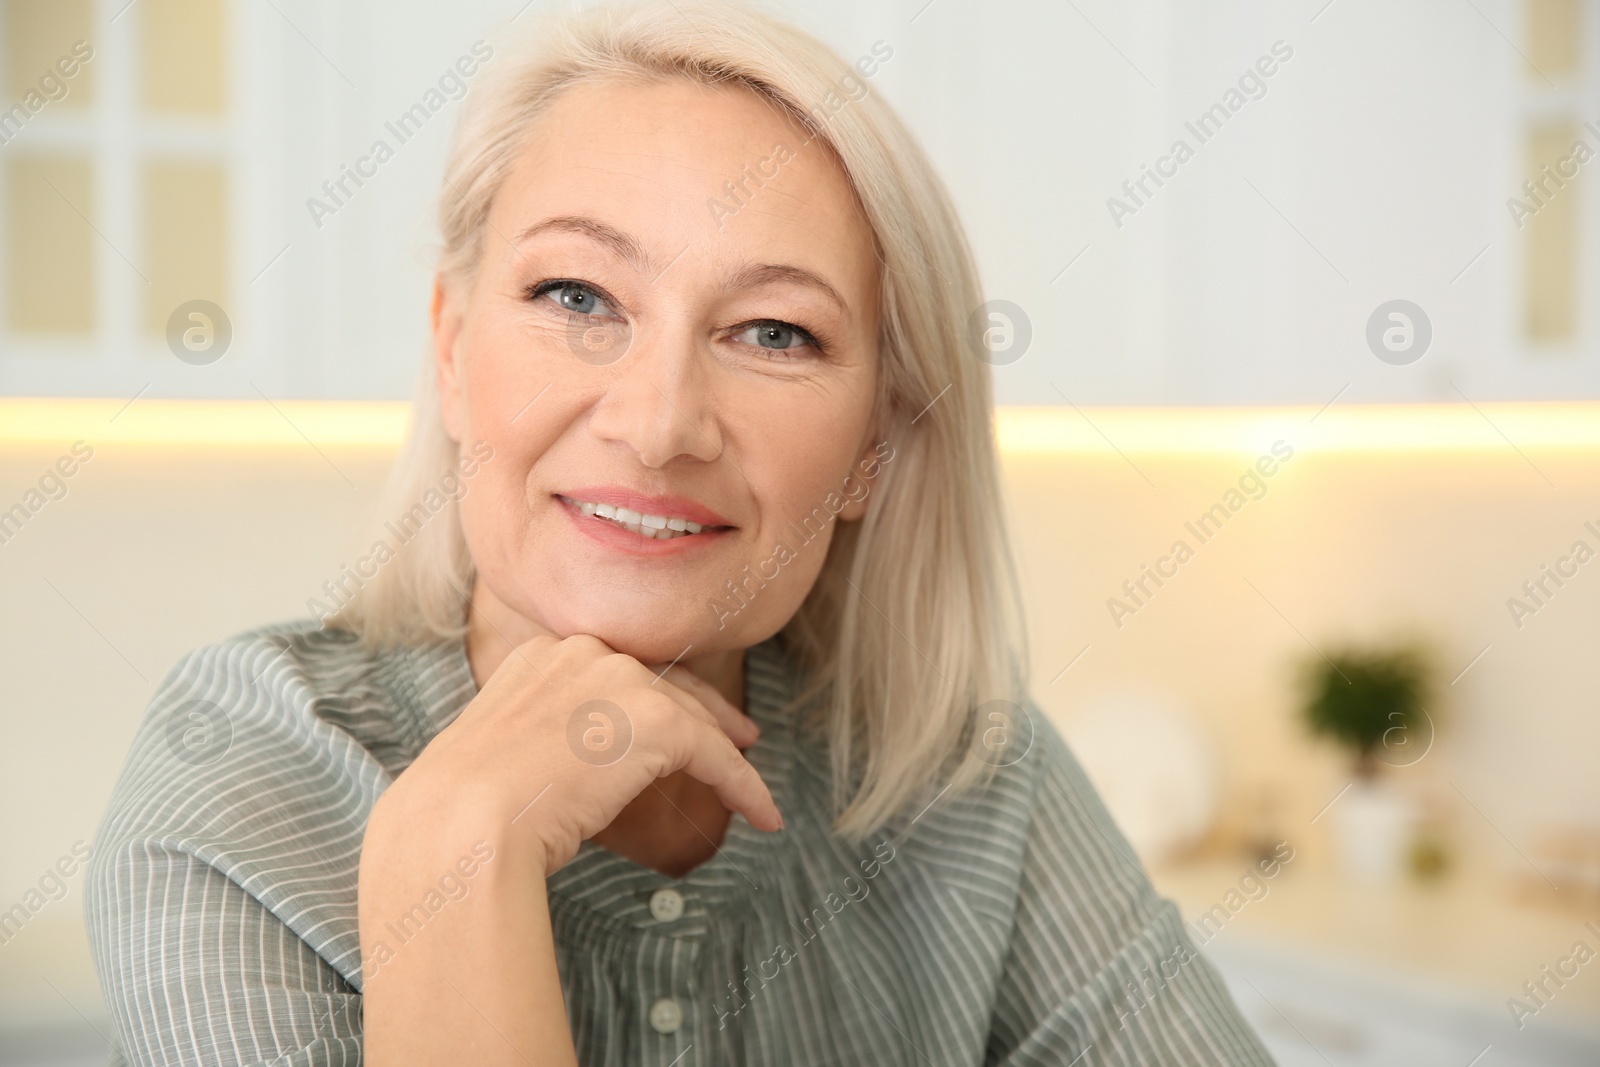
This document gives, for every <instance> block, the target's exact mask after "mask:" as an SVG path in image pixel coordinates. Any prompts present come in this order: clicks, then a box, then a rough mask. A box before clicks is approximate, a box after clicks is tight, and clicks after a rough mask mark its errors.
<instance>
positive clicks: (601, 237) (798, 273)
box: [517, 215, 850, 315]
mask: <svg viewBox="0 0 1600 1067" xmlns="http://www.w3.org/2000/svg"><path fill="white" fill-rule="evenodd" d="M551 232H553V233H570V234H574V235H576V236H579V237H587V238H589V239H590V240H592V241H595V242H597V243H599V244H602V245H604V246H606V247H607V248H609V249H610V250H611V251H612V252H614V253H615V254H616V255H617V256H619V257H621V258H622V259H623V260H625V261H626V262H627V263H628V264H629V265H630V266H632V267H633V268H634V269H635V270H636V271H638V272H639V273H640V274H644V275H647V276H649V277H652V278H654V277H657V276H658V274H657V272H656V270H655V269H654V266H653V264H652V263H651V261H650V255H649V253H647V252H646V251H645V250H644V246H643V245H641V244H640V243H639V242H638V240H637V239H635V238H634V237H632V236H630V235H629V234H626V233H623V232H622V231H621V230H619V229H617V228H616V227H615V226H610V225H608V224H606V223H604V222H601V221H599V220H598V219H590V218H585V217H583V216H581V215H556V216H553V217H551V218H548V219H545V220H543V221H541V222H536V223H534V224H533V225H532V226H529V227H528V228H527V229H525V230H523V231H522V232H521V233H519V234H518V235H517V243H518V244H521V243H523V242H524V241H527V240H530V239H532V238H534V237H536V236H538V235H539V234H542V233H551ZM680 255H681V253H680ZM671 265H672V264H670V263H669V264H668V266H669V267H670V266H671ZM773 284H787V285H799V286H804V287H805V288H808V289H814V290H816V291H817V292H818V293H820V294H821V295H822V296H823V297H824V298H826V299H827V300H829V301H830V302H832V303H833V304H834V305H835V306H836V307H837V308H838V310H839V311H840V312H841V313H842V314H845V315H848V314H849V313H850V305H849V303H848V302H847V301H846V300H845V299H844V297H842V296H840V295H839V291H838V290H837V289H835V288H834V287H833V286H832V285H830V284H829V283H828V281H827V279H826V278H823V277H822V276H821V275H820V274H817V273H816V272H814V271H810V270H807V269H806V268H804V267H796V266H793V265H791V264H786V263H749V264H746V265H745V266H743V267H740V268H739V269H737V270H735V271H734V272H733V273H731V274H729V275H728V276H727V278H725V279H724V280H723V283H722V288H721V291H722V292H724V293H730V292H734V291H736V290H739V289H754V288H756V287H757V286H761V285H773Z"/></svg>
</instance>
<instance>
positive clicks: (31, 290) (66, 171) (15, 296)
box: [5, 156, 98, 335]
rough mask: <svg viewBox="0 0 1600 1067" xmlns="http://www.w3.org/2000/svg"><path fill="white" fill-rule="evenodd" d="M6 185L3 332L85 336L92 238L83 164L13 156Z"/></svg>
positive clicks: (90, 321)
mask: <svg viewBox="0 0 1600 1067" xmlns="http://www.w3.org/2000/svg"><path fill="white" fill-rule="evenodd" d="M5 185H6V204H5V211H6V222H5V225H6V230H5V232H6V242H5V245H6V325H7V326H9V327H10V328H11V329H12V330H14V331H16V332H18V333H65V334H77V335H84V334H89V333H92V332H93V330H94V318H95V299H94V242H95V241H97V240H98V238H97V237H96V236H95V234H94V231H93V230H92V229H91V228H90V226H89V219H91V218H93V217H94V192H93V187H94V182H93V175H92V172H91V169H90V166H89V161H88V160H87V159H84V158H82V157H81V156H14V157H11V158H8V159H7V160H6V171H5ZM80 212H81V214H80Z"/></svg>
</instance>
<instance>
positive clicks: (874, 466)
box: [839, 430, 894, 522]
mask: <svg viewBox="0 0 1600 1067" xmlns="http://www.w3.org/2000/svg"><path fill="white" fill-rule="evenodd" d="M886 448H887V445H886V443H884V442H880V441H879V440H878V435H877V431H876V430H873V432H872V433H869V434H867V438H866V444H864V445H863V446H862V448H861V455H859V456H857V457H856V462H855V464H854V465H853V466H851V468H850V473H849V474H847V475H846V476H845V477H844V478H843V479H842V481H841V482H840V485H839V494H840V495H841V496H843V497H844V499H845V505H844V509H843V510H841V511H840V512H839V521H840V522H860V521H861V520H862V519H863V518H865V517H866V514H867V500H868V499H869V498H870V497H871V495H872V491H873V488H874V487H875V486H876V485H877V482H878V476H879V475H880V474H882V473H883V463H884V462H885V459H884V457H885V455H887V456H888V457H889V458H890V459H892V458H894V452H893V451H892V450H889V451H886Z"/></svg>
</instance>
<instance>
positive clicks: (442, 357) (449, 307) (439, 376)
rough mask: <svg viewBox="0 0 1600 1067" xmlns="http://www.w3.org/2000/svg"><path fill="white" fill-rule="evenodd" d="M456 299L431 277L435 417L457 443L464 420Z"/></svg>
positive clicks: (441, 280)
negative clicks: (457, 354) (457, 346)
mask: <svg viewBox="0 0 1600 1067" xmlns="http://www.w3.org/2000/svg"><path fill="white" fill-rule="evenodd" d="M461 318H462V313H461V306H460V299H459V298H458V297H457V296H456V295H455V291H454V289H452V288H451V287H450V286H448V285H446V284H445V281H444V277H443V276H442V275H439V274H435V275H434V276H433V303H432V306H431V307H430V309H429V319H430V322H431V324H432V327H433V370H434V375H435V381H436V383H437V385H438V389H439V417H440V419H441V421H442V422H443V423H444V429H445V433H447V434H449V435H450V439H451V440H452V441H454V442H456V443H457V444H460V443H461V426H462V424H463V423H464V422H465V421H466V412H465V402H464V400H463V399H462V395H461V387H462V386H461V365H460V361H459V360H457V358H456V342H457V341H458V339H459V338H460V335H461Z"/></svg>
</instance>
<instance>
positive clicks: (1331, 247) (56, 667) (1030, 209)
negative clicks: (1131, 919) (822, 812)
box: [0, 0, 1600, 1067]
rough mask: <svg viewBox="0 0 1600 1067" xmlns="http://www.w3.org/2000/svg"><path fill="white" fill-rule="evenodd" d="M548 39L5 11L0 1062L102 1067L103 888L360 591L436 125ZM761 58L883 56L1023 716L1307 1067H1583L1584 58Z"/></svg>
mask: <svg viewBox="0 0 1600 1067" xmlns="http://www.w3.org/2000/svg"><path fill="white" fill-rule="evenodd" d="M554 2H555V0H539V2H537V3H534V4H531V5H527V6H524V5H523V4H522V3H521V0H513V2H507V3H492V2H488V0H469V2H458V3H452V4H449V5H443V4H428V3H423V2H421V0H391V2H388V3H381V4H380V3H377V2H375V0H341V2H340V3H337V4H327V3H316V2H313V0H0V88H3V92H0V109H6V108H9V110H0V248H3V254H0V603H4V604H6V605H9V608H10V609H9V610H7V611H5V612H3V613H0V679H3V682H4V684H3V686H0V723H3V725H4V734H3V735H0V738H3V740H0V811H3V813H4V815H3V824H4V827H5V830H4V834H5V836H4V847H3V848H0V1064H13V1063H14V1064H23V1063H26V1064H69V1063H72V1064H76V1063H98V1062H104V1060H105V1057H106V1053H107V1037H108V1035H109V1034H110V1030H109V1025H108V1021H107V1018H106V1016H105V1012H104V1006H103V1004H102V1002H101V999H100V993H99V989H98V985H97V983H96V980H95V977H94V974H93V970H92V967H91V966H90V963H89V957H88V951H87V945H86V942H85V938H84V933H83V926H82V920H81V899H82V898H81V878H82V875H81V863H80V862H79V860H78V857H79V856H80V855H81V853H82V851H83V850H85V849H87V848H88V847H91V846H92V841H93V837H94V832H95V829H96V827H97V825H98V821H99V818H100V814H101V812H102V810H103V808H104V804H105V801H106V798H107V796H108V794H109V791H110V788H111V784H112V781H113V779H114V776H115V775H116V773H117V771H118V769H119V768H120V766H121V763H122V759H123V757H124V754H125V752H126V748H127V744H128V742H129V740H130V738H131V736H132V733H133V730H134V727H135V725H136V724H137V722H138V720H139V717H140V715H141V713H142V712H143V709H144V706H145V704H146V702H147V701H148V699H149V697H150V695H151V693H152V691H153V689H154V687H155V685H156V684H157V683H158V682H159V681H160V679H161V677H162V676H163V675H164V673H165V672H166V671H167V669H169V668H170V667H171V666H172V664H173V663H175V662H176V660H177V659H178V658H179V657H180V656H181V655H182V654H184V653H185V652H187V651H188V650H190V649H192V648H194V647H196V646H198V645H201V644H205V643H209V642H211V641H215V640H217V639H219V638H221V637H223V636H226V635H228V634H232V633H235V632H238V631H240V630H243V629H246V628H250V627H253V626H256V625H259V624H261V623H264V622H268V621H277V620H282V619H289V618H294V617H298V616H303V615H305V614H307V613H308V611H307V607H306V604H307V600H308V599H309V598H311V597H313V596H318V595H320V593H321V587H322V583H323V582H324V581H326V580H329V579H333V578H336V577H338V575H339V573H340V569H341V567H342V566H343V565H345V564H346V563H349V562H351V561H352V560H354V559H355V558H356V557H357V556H358V555H360V553H361V552H362V551H363V550H364V548H365V547H366V545H367V543H368V541H369V538H367V537H366V528H367V526H366V524H367V523H368V522H369V521H370V520H371V519H372V518H373V517H374V516H375V515H376V510H375V509H376V508H377V506H378V494H379V490H380V488H381V486H382V483H383V479H384V477H385V474H386V472H387V469H388V466H389V464H390V462H391V460H392V458H393V454H394V449H395V446H396V445H397V443H398V441H399V439H400V436H401V434H402V433H403V430H404V423H405V418H406V411H405V404H404V401H405V398H406V397H407V396H409V394H410V389H411V385H412V382H413V381H414V379H415V375H416V373H417V371H418V369H419V368H420V366H421V365H422V360H423V356H424V341H425V332H426V307H427V303H426V298H427V287H428V284H429V278H430V262H431V258H430V257H431V254H432V248H433V245H434V240H435V238H434V235H433V231H432V205H433V198H434V196H435V194H436V191H437V187H438V184H439V175H440V170H441V166H442V160H443V157H444V153H445V150H446V147H447V143H448V138H449V135H450V132H451V129H452V126H453V122H454V117H455V112H456V108H457V106H458V101H459V97H460V96H461V94H462V93H464V92H467V91H470V87H471V84H472V76H463V75H459V74H457V75H456V76H453V77H452V76H451V74H450V72H452V71H459V70H461V69H463V68H461V67H457V63H458V61H460V60H461V59H462V57H472V58H473V59H474V60H475V62H473V63H468V64H466V66H471V67H478V68H481V66H483V65H487V64H492V63H493V62H494V58H493V55H492V50H493V48H494V42H495V41H497V40H502V39H503V36H502V35H504V34H507V33H511V34H515V33H516V32H517V31H518V30H519V29H521V28H523V27H525V26H526V25H528V24H529V23H531V22H532V21H533V19H534V18H535V17H536V16H537V14H538V12H539V11H540V10H542V9H544V8H547V7H549V6H550V5H551V4H552V3H554ZM768 6H769V7H770V9H772V10H774V11H776V12H779V13H781V14H783V15H784V16H786V17H788V18H790V19H792V20H794V21H796V22H797V23H799V24H801V25H802V26H804V27H806V28H807V29H809V30H811V31H813V32H815V33H817V34H818V35H820V36H821V37H823V38H824V39H825V40H827V41H829V42H830V43H831V44H832V45H833V46H834V47H835V48H836V49H837V50H838V51H839V52H840V53H841V54H842V55H844V56H846V57H848V58H851V59H854V58H855V57H857V56H863V55H868V54H875V55H880V56H881V55H882V54H883V53H884V52H885V51H887V52H888V53H889V58H887V59H883V60H882V61H881V62H879V63H877V64H876V65H875V68H874V70H873V73H872V74H871V76H870V77H866V76H863V78H862V79H860V81H859V82H858V83H857V84H856V85H855V86H847V87H845V88H846V89H847V90H848V91H849V92H855V93H860V92H877V93H882V94H884V95H885V97H886V98H887V99H888V100H889V101H890V102H891V103H892V104H893V105H894V106H896V107H897V108H898V109H899V110H900V111H901V113H902V114H903V115H905V117H906V118H907V120H908V121H909V122H910V123H911V124H912V126H913V127H914V128H915V129H916V131H917V132H918V134H919V136H920V137H921V138H922V140H923V142H924V144H925V145H926V146H927V149H928V151H929V152H930V154H931V155H932V156H933V158H934V160H935V162H936V165H937V166H938V167H939V169H940V171H941V173H942V174H943V175H944V176H945V178H946V180H947V182H948V184H949V185H950V187H951V189H952V192H953V194H954V196H955V199H956V201H957V203H958V205H959V207H960V210H961V211H962V214H963V217H964V218H965V219H966V221H967V224H968V227H969V231H970V234H971V236H972V240H973V244H974V246H975V248H976V250H977V253H978V255H979V259H980V265H981V267H982V269H983V273H984V278H985V282H986V288H987V290H988V293H989V295H990V296H991V297H992V302H991V304H990V305H988V306H986V307H985V308H983V309H975V314H977V315H979V317H980V319H979V321H981V322H982V323H983V325H984V326H985V328H986V329H987V330H988V334H987V336H988V338H989V350H988V353H987V358H988V360H989V362H990V363H991V364H992V365H993V369H994V380H995V385H996V390H997V396H998V399H999V401H1000V403H1001V405H1002V407H1001V410H1000V413H999V417H998V420H997V429H998V433H999V435H1000V441H1001V445H1002V452H1003V458H1004V464H1005V476H1006V486H1007V492H1008V501H1009V509H1010V519H1011V522H1012V530H1013V536H1014V540H1015V544H1016V548H1017V552H1018V555H1019V560H1020V565H1021V568H1022V571H1023V575H1024V584H1025V587H1026V591H1027V595H1028V598H1029V604H1030V620H1029V621H1030V625H1031V634H1030V636H1031V649H1030V652H1031V662H1032V670H1033V674H1032V687H1033V695H1034V699H1035V701H1036V703H1037V705H1038V707H1039V709H1040V710H1041V711H1042V712H1043V713H1045V714H1047V715H1049V716H1050V717H1051V719H1052V720H1053V721H1054V722H1056V723H1057V724H1058V725H1059V726H1060V727H1061V729H1062V730H1063V731H1064V732H1065V733H1066V734H1067V736H1068V737H1069V739H1070V740H1071V741H1072V742H1073V744H1074V746H1075V748H1076V750H1077V752H1078V753H1079V756H1080V758H1081V759H1082V760H1083V762H1084V763H1085V765H1086V766H1087V767H1088V769H1089V771H1090V773H1091V775H1092V776H1093V777H1094V778H1095V780H1096V782H1097V784H1098V785H1099V786H1100V788H1101V790H1102V791H1103V793H1104V794H1105V796H1106V798H1107V801H1108V803H1109V804H1110V806H1111V807H1112V810H1113V813H1114V814H1115V815H1116V816H1117V818H1118V821H1119V823H1120V824H1121V825H1122V827H1123V829H1124V830H1125V832H1126V833H1127V835H1128V837H1129V839H1130V841H1131V843H1132V844H1133V846H1134V847H1135V848H1136V849H1137V851H1138V853H1139V858H1140V860H1141V861H1142V862H1144V863H1145V864H1146V866H1147V867H1148V869H1149V870H1150V872H1151V875H1152V877H1153V878H1154V879H1155V881H1156V883H1157V885H1158V886H1159V887H1160V888H1161V889H1162V891H1163V892H1165V893H1167V894H1168V895H1170V896H1172V897H1173V898H1174V899H1176V900H1177V901H1178V902H1179V904H1180V906H1181V908H1182V909H1183V911H1184V914H1185V917H1186V918H1188V919H1189V920H1190V922H1191V929H1192V931H1193V932H1194V936H1195V939H1196V941H1197V942H1199V943H1201V944H1202V945H1203V947H1204V951H1205V952H1206V954H1207V955H1208V957H1209V958H1211V959H1212V960H1214V961H1215V962H1216V963H1217V964H1218V966H1220V967H1222V969H1223V971H1224V973H1225V974H1226V975H1227V977H1228V979H1229V981H1230V984H1231V986H1232V988H1233V990H1234V993H1235V995H1236V997H1237V999H1238V1001H1239V1003H1240V1005H1241V1007H1242V1008H1243V1009H1244V1010H1245V1012H1246V1014H1247V1015H1248V1016H1249V1017H1250V1019H1251V1020H1252V1021H1253V1022H1254V1023H1255V1024H1256V1025H1257V1026H1258V1027H1259V1028H1260V1030H1261V1031H1262V1033H1263V1035H1264V1036H1265V1037H1266V1039H1267V1040H1268V1042H1269V1044H1270V1045H1271V1047H1272V1049H1273V1051H1274V1053H1275V1054H1276V1055H1277V1056H1278V1058H1279V1060H1280V1062H1281V1063H1283V1064H1286V1065H1297V1064H1323V1063H1327V1064H1340V1065H1343V1064H1406V1065H1411V1064H1441V1065H1454V1067H1469V1065H1483V1067H1496V1065H1521V1064H1529V1065H1532V1064H1579V1063H1594V1062H1597V1061H1600V773H1597V772H1596V768H1595V760H1596V755H1597V753H1600V717H1597V715H1596V710H1597V709H1596V702H1597V700H1596V696H1595V693H1596V692H1597V684H1596V683H1597V682H1600V655H1597V654H1596V648H1597V645H1600V642H1597V638H1600V562H1596V557H1597V554H1600V213H1597V212H1596V211H1595V210H1594V204H1595V199H1596V194H1597V191H1600V189H1597V185H1596V181H1597V179H1596V177H1595V174H1596V172H1600V162H1596V157H1597V156H1600V3H1596V2H1595V0H1437V2H1435V0H1412V2H1408V3H1406V4H1404V5H1397V4H1380V3H1376V2H1374V0H1331V2H1330V0H1304V2H1295V3H1274V4H1267V3H1252V2H1245V0H1208V2H1207V3H1205V4H1183V3H1179V2H1177V0H1145V2H1139V3H1114V2H1111V0H1067V2H1062V3H1044V2H1026V3H1025V2H1021V0H1002V2H999V3H995V4H987V5H982V6H980V5H977V4H973V3H971V2H970V0H931V2H930V0H903V2H902V0H884V2H879V3H872V4H850V3H846V2H844V0H825V2H812V3H807V4H801V3H798V2H785V3H771V4H769V5H768ZM875 46H876V47H875ZM475 48H476V51H475ZM486 49H487V50H489V51H490V52H491V55H490V56H489V57H488V58H486V59H485V58H482V55H483V52H484V51H485V50H486ZM68 70H71V73H70V74H68V73H67V71H68ZM378 141H383V142H385V143H386V145H387V146H388V147H389V149H390V150H391V151H389V152H387V153H375V151H374V146H375V144H376V143H377V142H378ZM1180 145H1181V146H1182V147H1181V148H1180ZM378 155H382V156H383V158H382V160H381V162H380V161H378V159H377V158H376V157H377V156H378ZM351 170H355V171H357V172H359V173H360V174H362V175H364V176H363V177H362V178H361V181H360V183H359V184H358V183H356V182H355V181H354V180H353V179H349V178H347V177H346V175H347V174H348V173H349V172H350V171H351ZM341 182H342V184H343V188H342V189H341V188H340V184H341ZM325 183H326V184H325ZM196 301H202V302H204V303H195V302H196ZM191 313H193V314H199V315H200V316H201V318H199V319H195V318H191V317H190V315H191ZM194 330H198V331H199V333H193V332H190V331H194ZM186 334H188V344H187V345H186V344H185V335H186ZM58 464H59V465H58ZM68 470H70V471H71V474H70V475H68V474H66V471H68ZM51 471H54V472H57V473H56V474H55V475H51V474H50V473H49V472H51ZM14 505H20V506H21V508H22V511H21V513H20V515H21V517H20V518H19V517H18V515H19V513H18V512H17V511H16V508H15V507H14ZM8 509H9V510H8ZM7 515H9V516H11V518H10V519H9V520H7V519H6V518H5V516H7ZM1180 543H1181V544H1182V545H1183V546H1184V550H1183V551H1180V550H1179V549H1178V545H1179V544H1180ZM1413 650H1414V651H1413ZM1334 682H1337V683H1339V684H1332V683H1334ZM1358 683H1359V684H1358ZM1357 692H1359V694H1361V699H1360V700H1353V699H1348V697H1349V696H1350V694H1352V693H1357ZM1313 719H1315V721H1317V722H1319V723H1321V724H1322V726H1323V732H1321V733H1317V732H1314V731H1313V729H1312V727H1311V722H1312V721H1313ZM1022 725H1024V726H1025V724H1022ZM1363 748H1364V750H1365V752H1366V758H1365V759H1360V758H1358V757H1359V753H1360V752H1361V751H1362V750H1363ZM58 864H60V866H59V867H58V866H57V865H58ZM68 870H70V871H71V872H72V873H71V874H64V873H61V872H65V871H68ZM53 871H54V872H56V873H52V872H53ZM1269 872H1270V873H1269Z"/></svg>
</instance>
